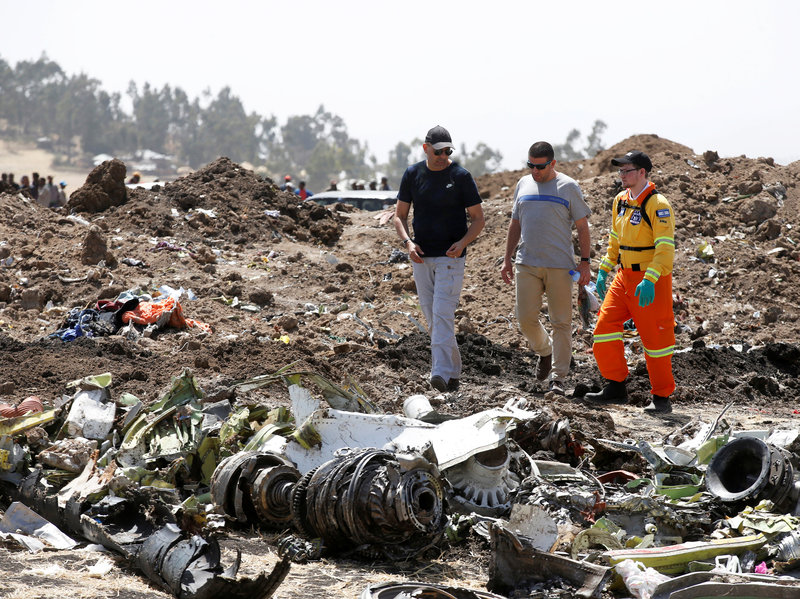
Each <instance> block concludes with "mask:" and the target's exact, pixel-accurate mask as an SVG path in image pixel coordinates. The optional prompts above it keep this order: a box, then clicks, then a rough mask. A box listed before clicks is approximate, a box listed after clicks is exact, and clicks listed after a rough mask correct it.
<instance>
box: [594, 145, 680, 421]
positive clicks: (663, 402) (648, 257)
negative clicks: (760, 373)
mask: <svg viewBox="0 0 800 599" xmlns="http://www.w3.org/2000/svg"><path fill="white" fill-rule="evenodd" d="M611 164H613V165H614V166H618V167H620V169H619V175H620V178H621V179H622V183H623V185H624V186H625V188H626V189H625V191H623V192H621V193H619V194H618V195H617V197H615V198H614V205H613V208H612V217H611V218H612V220H611V233H610V234H609V243H608V250H607V251H606V255H605V256H604V257H603V259H602V260H601V261H600V271H599V272H598V275H597V291H598V293H599V294H600V298H601V299H603V305H602V306H601V307H600V316H599V317H598V319H597V325H596V326H595V329H594V344H593V346H592V349H593V352H594V357H595V360H597V367H598V368H599V369H600V374H602V375H603V377H604V378H605V379H607V381H608V383H607V384H606V386H605V387H604V388H603V390H602V391H600V392H598V393H587V394H586V396H585V397H586V399H589V400H592V401H597V402H616V401H624V400H627V398H628V392H627V388H626V384H625V383H626V379H627V378H628V364H627V362H626V360H625V346H624V343H623V340H622V333H623V325H624V323H625V321H626V320H628V319H630V318H633V322H634V324H635V325H636V330H637V331H638V332H639V338H640V339H641V342H642V347H643V348H644V353H645V360H646V362H647V373H648V374H649V375H650V385H651V388H652V391H651V393H652V399H651V401H650V403H649V404H648V405H647V406H646V407H645V408H644V409H645V411H646V412H650V413H653V412H662V413H666V412H671V411H672V406H671V404H670V400H669V396H670V395H671V394H672V392H673V391H675V379H674V378H673V376H672V353H673V350H674V347H675V328H674V325H675V315H674V313H673V310H672V264H673V261H674V258H675V215H674V213H673V211H672V207H671V206H670V204H669V202H668V201H667V198H665V197H664V196H663V195H661V194H660V193H658V192H657V191H656V189H655V185H654V184H653V183H652V182H650V181H649V180H648V175H649V174H650V171H651V170H652V168H653V163H652V162H651V161H650V157H649V156H648V155H647V154H645V153H644V152H639V151H632V152H628V153H627V154H625V156H623V157H621V158H614V159H613V160H612V161H611ZM616 265H619V270H618V272H617V274H616V276H615V277H614V279H613V280H612V282H611V285H610V287H609V288H608V291H607V292H606V279H607V277H608V274H609V273H610V272H611V271H612V270H613V269H614V267H615V266H616Z"/></svg>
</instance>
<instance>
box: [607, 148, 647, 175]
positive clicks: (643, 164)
mask: <svg viewBox="0 0 800 599" xmlns="http://www.w3.org/2000/svg"><path fill="white" fill-rule="evenodd" d="M611 164H613V165H614V166H622V165H623V164H632V165H633V166H635V167H636V168H643V169H644V170H646V171H647V172H648V173H649V172H650V171H651V170H653V163H652V162H650V156H648V155H647V154H645V153H644V152H640V151H639V150H633V151H631V152H628V153H627V154H625V156H622V157H621V158H612V160H611Z"/></svg>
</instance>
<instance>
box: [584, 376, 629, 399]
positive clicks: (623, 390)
mask: <svg viewBox="0 0 800 599" xmlns="http://www.w3.org/2000/svg"><path fill="white" fill-rule="evenodd" d="M584 397H585V398H586V399H588V400H589V401H600V402H607V403H611V402H615V401H617V402H619V401H625V400H627V399H628V388H627V386H626V385H625V381H608V384H607V385H606V386H605V387H603V390H602V391H599V392H597V393H587V394H586V395H584Z"/></svg>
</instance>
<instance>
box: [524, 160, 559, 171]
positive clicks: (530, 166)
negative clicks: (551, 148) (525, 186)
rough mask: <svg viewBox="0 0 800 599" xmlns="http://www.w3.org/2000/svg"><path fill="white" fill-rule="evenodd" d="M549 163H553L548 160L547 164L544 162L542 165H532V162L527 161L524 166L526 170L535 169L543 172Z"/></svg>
mask: <svg viewBox="0 0 800 599" xmlns="http://www.w3.org/2000/svg"><path fill="white" fill-rule="evenodd" d="M551 162H553V161H552V160H548V161H547V162H545V163H544V164H534V163H533V162H531V161H530V160H528V162H527V163H526V164H527V165H528V168H536V169H539V170H540V171H543V170H544V169H546V168H547V167H548V166H550V163H551Z"/></svg>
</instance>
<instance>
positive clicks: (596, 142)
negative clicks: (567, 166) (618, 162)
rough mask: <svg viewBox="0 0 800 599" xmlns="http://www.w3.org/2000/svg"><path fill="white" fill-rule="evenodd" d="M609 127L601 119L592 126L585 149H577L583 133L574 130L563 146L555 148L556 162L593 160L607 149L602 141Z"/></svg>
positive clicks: (555, 146) (568, 135)
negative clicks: (593, 157) (592, 158)
mask: <svg viewBox="0 0 800 599" xmlns="http://www.w3.org/2000/svg"><path fill="white" fill-rule="evenodd" d="M606 127H607V125H606V124H605V123H604V122H603V121H601V120H600V119H598V120H596V121H595V122H594V124H593V125H592V132H591V133H590V134H589V136H588V137H587V138H586V145H585V146H584V147H583V149H580V148H578V147H577V144H578V142H579V141H580V138H581V132H580V131H578V130H577V129H572V130H571V131H570V132H569V133H568V134H567V139H566V141H565V142H564V143H563V144H556V145H554V146H553V152H554V153H555V157H556V160H559V161H562V162H564V161H570V160H583V159H584V158H591V157H592V156H595V155H597V153H598V152H600V151H602V150H604V149H605V146H604V145H603V140H602V139H601V138H602V136H603V133H604V132H605V130H606Z"/></svg>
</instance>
